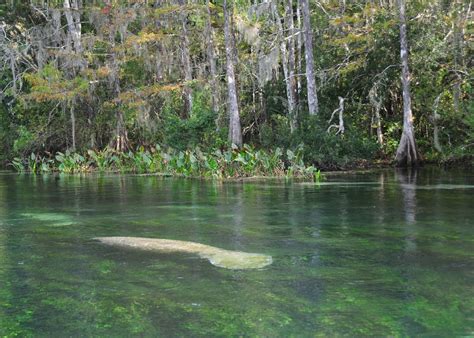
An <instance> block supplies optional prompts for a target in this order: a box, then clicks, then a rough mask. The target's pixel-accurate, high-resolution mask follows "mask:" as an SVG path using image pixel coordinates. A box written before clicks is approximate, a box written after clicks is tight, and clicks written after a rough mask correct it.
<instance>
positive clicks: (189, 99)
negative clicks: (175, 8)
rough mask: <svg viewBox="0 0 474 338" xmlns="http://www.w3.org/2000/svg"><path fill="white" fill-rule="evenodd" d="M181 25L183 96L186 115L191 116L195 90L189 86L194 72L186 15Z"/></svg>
mask: <svg viewBox="0 0 474 338" xmlns="http://www.w3.org/2000/svg"><path fill="white" fill-rule="evenodd" d="M181 25H182V29H183V35H182V39H183V40H182V41H183V43H182V48H181V58H182V61H183V70H184V81H185V82H186V83H185V84H184V87H183V88H184V89H183V96H184V100H185V114H184V115H185V116H186V117H189V116H190V115H191V111H192V109H193V92H192V89H191V87H190V86H189V82H191V81H192V80H193V74H192V67H191V57H190V55H189V38H188V30H187V28H186V17H185V16H183V17H182V18H181Z"/></svg>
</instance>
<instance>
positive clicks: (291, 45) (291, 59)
mask: <svg viewBox="0 0 474 338" xmlns="http://www.w3.org/2000/svg"><path fill="white" fill-rule="evenodd" d="M285 18H286V20H285V21H286V27H287V29H288V33H289V34H290V36H289V38H288V77H289V86H290V88H289V90H290V96H291V98H292V101H293V105H294V107H293V112H292V114H291V116H290V119H291V120H290V123H291V131H295V130H296V129H297V127H298V103H297V92H296V90H297V89H296V79H295V67H296V56H295V23H294V19H293V0H286V2H285Z"/></svg>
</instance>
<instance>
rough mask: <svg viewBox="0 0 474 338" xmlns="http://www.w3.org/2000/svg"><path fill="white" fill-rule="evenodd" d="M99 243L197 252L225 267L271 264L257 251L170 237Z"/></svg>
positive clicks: (155, 249) (266, 256)
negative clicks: (234, 249)
mask: <svg viewBox="0 0 474 338" xmlns="http://www.w3.org/2000/svg"><path fill="white" fill-rule="evenodd" d="M95 239H96V240H98V241H100V242H101V243H104V244H107V245H112V246H119V247H126V248H134V249H140V250H147V251H157V252H170V253H171V252H184V253H192V254H197V255H198V256H199V257H201V258H205V259H207V260H209V262H210V263H211V264H212V265H215V266H218V267H221V268H226V269H234V270H240V269H260V268H263V267H265V266H267V265H270V264H272V257H271V256H268V255H262V254H258V253H248V252H241V251H230V250H224V249H219V248H216V247H213V246H210V245H205V244H200V243H195V242H187V241H177V240H172V239H160V238H143V237H97V238H95Z"/></svg>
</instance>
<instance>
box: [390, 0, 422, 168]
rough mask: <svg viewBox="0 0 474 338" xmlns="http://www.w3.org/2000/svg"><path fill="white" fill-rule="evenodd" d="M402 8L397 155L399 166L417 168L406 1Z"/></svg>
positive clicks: (417, 156) (396, 159)
mask: <svg viewBox="0 0 474 338" xmlns="http://www.w3.org/2000/svg"><path fill="white" fill-rule="evenodd" d="M398 1H399V7H400V58H401V62H402V76H401V78H402V88H403V132H402V137H401V139H400V143H399V145H398V149H397V153H396V155H395V162H396V164H397V166H407V167H411V166H416V165H418V164H419V161H420V160H421V159H420V155H419V154H418V150H417V147H416V142H415V131H414V128H413V113H412V110H411V96H410V70H409V68H408V41H407V24H406V17H405V0H398Z"/></svg>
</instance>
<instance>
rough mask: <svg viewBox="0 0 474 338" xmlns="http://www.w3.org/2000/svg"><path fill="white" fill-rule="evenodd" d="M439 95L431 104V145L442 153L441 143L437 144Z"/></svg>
mask: <svg viewBox="0 0 474 338" xmlns="http://www.w3.org/2000/svg"><path fill="white" fill-rule="evenodd" d="M441 95H442V94H439V95H438V97H436V99H435V101H434V104H433V117H432V118H433V145H434V148H435V149H436V150H437V151H438V152H440V153H442V152H443V148H442V147H441V143H440V142H439V128H438V120H439V118H440V116H439V114H438V106H439V100H440V99H441Z"/></svg>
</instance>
